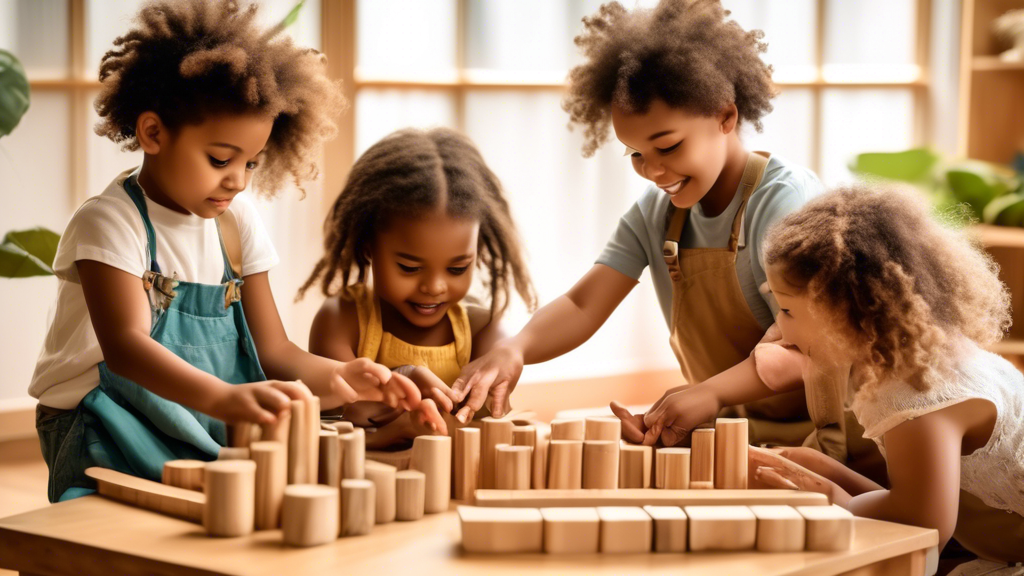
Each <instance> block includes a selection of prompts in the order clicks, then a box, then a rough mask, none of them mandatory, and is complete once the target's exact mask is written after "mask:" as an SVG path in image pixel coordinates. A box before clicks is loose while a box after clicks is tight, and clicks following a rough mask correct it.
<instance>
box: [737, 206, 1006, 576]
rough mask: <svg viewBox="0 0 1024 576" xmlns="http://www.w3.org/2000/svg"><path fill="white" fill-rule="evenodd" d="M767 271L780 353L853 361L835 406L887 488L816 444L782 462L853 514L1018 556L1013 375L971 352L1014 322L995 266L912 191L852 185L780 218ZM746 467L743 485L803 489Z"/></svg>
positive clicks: (1002, 556)
mask: <svg viewBox="0 0 1024 576" xmlns="http://www.w3.org/2000/svg"><path fill="white" fill-rule="evenodd" d="M765 264H766V266H767V273H768V284H769V287H770V289H771V291H772V293H773V294H774V296H775V298H776V299H777V301H778V304H779V308H780V312H779V315H778V318H777V322H778V326H779V328H780V329H781V331H782V337H783V339H784V341H785V344H786V346H787V348H788V349H786V352H785V353H786V354H789V355H795V354H800V356H799V360H800V361H801V362H803V364H804V369H803V371H804V372H805V373H806V372H808V371H810V370H814V369H817V368H824V367H829V369H833V368H834V367H835V366H843V365H849V366H851V378H850V383H851V384H850V390H849V391H848V393H847V398H848V401H851V408H852V409H853V412H854V414H855V415H856V417H857V420H858V421H859V422H860V423H861V424H862V425H863V426H864V429H865V434H864V436H865V437H866V438H871V439H873V440H874V441H875V442H876V443H877V444H878V446H879V448H880V449H881V451H882V454H883V455H884V456H885V458H886V463H887V467H888V473H889V482H890V487H889V489H885V488H883V487H882V486H880V485H878V484H876V483H874V482H872V481H870V480H868V479H866V478H864V477H862V476H859V475H858V474H856V473H855V472H853V471H851V470H849V469H847V468H845V467H843V466H842V465H841V464H839V463H837V462H836V461H834V460H831V459H829V458H826V457H822V455H821V454H820V453H818V452H815V451H813V450H809V449H800V448H793V449H783V450H782V453H783V455H784V456H786V457H788V458H790V459H791V460H793V461H796V462H797V463H799V464H802V465H804V466H805V467H807V468H810V469H811V470H813V471H815V472H818V473H819V474H821V475H823V476H825V477H826V478H827V479H829V480H830V484H829V485H828V486H827V487H825V488H824V491H826V492H828V493H829V494H830V496H831V497H832V499H833V501H834V502H835V503H837V504H839V505H841V506H844V507H846V508H848V509H849V510H850V511H852V512H853V513H855V514H857V515H858V516H866V517H871V518H878V519H882V520H889V521H894V522H902V523H905V524H913V525H918V526H924V527H929V528H936V529H938V531H939V539H940V546H945V544H946V542H948V541H949V539H950V538H951V537H954V536H955V537H956V539H957V541H959V542H960V544H961V545H962V546H964V547H965V548H967V549H968V550H970V551H972V552H974V553H975V554H977V555H978V556H979V557H980V558H982V559H985V560H988V561H996V562H998V563H1000V564H999V566H1007V564H1008V563H1010V564H1012V563H1017V562H1022V561H1024V419H1022V418H1021V415H1022V414H1024V375H1022V374H1021V373H1020V372H1019V371H1017V369H1015V368H1014V366H1013V365H1012V364H1010V363H1009V362H1007V361H1006V360H1004V359H1003V358H1001V357H1000V356H997V355H995V354H992V353H991V352H987V351H986V350H984V349H983V348H984V346H986V345H989V344H991V343H993V342H996V341H998V340H999V339H1000V338H1001V337H1002V335H1003V333H1004V331H1005V330H1006V329H1007V328H1008V327H1009V324H1010V314H1009V295H1008V292H1007V290H1006V287H1005V286H1004V285H1003V284H1002V283H1001V282H1000V281H999V278H998V271H997V267H996V266H995V264H994V263H993V262H992V260H991V259H990V258H989V257H988V256H987V255H986V254H985V253H984V252H983V251H981V250H980V249H979V248H978V247H977V246H975V245H974V244H972V243H971V242H969V241H968V239H967V238H966V237H965V235H964V233H963V232H962V231H956V230H954V229H952V228H947V227H946V226H944V225H942V224H940V223H939V222H937V221H936V220H935V219H934V218H932V216H931V215H930V213H929V207H928V206H927V205H926V203H925V201H924V200H923V199H921V198H919V197H918V195H916V194H910V193H906V192H902V191H899V190H891V189H885V190H877V189H867V188H862V187H855V188H848V189H841V190H838V191H834V192H832V193H829V194H826V195H825V196H823V197H821V198H819V199H817V200H814V201H812V202H810V203H808V204H807V205H806V206H805V207H804V208H803V209H801V210H800V211H798V212H795V213H793V214H791V215H790V216H788V217H787V218H786V219H784V220H783V221H781V222H780V223H779V224H778V225H777V226H776V227H775V228H774V229H773V230H772V231H771V232H770V234H769V236H768V239H767V243H766V249H765ZM779 351H780V349H778V348H776V349H775V350H774V352H775V353H779ZM771 352H772V351H771V350H769V349H765V350H759V351H755V355H758V354H762V353H764V354H768V353H771ZM759 364H760V362H759ZM764 365H765V366H769V365H770V364H769V363H768V362H765V363H764ZM762 377H764V378H766V384H770V385H771V384H772V383H769V382H768V380H770V379H772V377H773V376H772V375H771V374H767V373H766V374H762ZM805 380H806V378H805ZM774 384H776V385H780V384H781V383H774ZM752 458H753V459H754V466H755V468H753V469H752V472H753V474H752V477H753V478H754V480H755V481H759V482H761V483H765V484H769V485H776V486H790V487H792V486H793V484H796V485H797V486H800V487H802V488H808V487H811V482H810V481H809V479H807V478H803V477H801V476H799V474H794V473H792V472H789V471H783V470H780V469H778V468H771V467H769V466H767V465H766V466H763V467H760V466H757V464H758V462H757V460H758V458H759V457H758V456H753V457H752ZM1017 570H1020V568H1019V566H1018V567H1013V566H1008V567H1006V568H1001V569H999V572H998V573H1007V574H1009V573H1016V571H1017Z"/></svg>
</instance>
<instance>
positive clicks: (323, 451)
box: [317, 430, 341, 488]
mask: <svg viewBox="0 0 1024 576" xmlns="http://www.w3.org/2000/svg"><path fill="white" fill-rule="evenodd" d="M319 450H320V457H319V461H318V466H319V470H318V471H317V482H318V483H320V484H324V485H327V486H333V487H335V488H337V487H338V486H340V485H341V443H340V442H339V440H338V431H337V430H319Z"/></svg>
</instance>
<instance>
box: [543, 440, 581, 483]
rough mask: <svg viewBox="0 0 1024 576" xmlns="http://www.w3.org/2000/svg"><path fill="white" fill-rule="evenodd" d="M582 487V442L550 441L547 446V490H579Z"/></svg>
mask: <svg viewBox="0 0 1024 576" xmlns="http://www.w3.org/2000/svg"><path fill="white" fill-rule="evenodd" d="M582 487H583V441H582V440H552V441H551V442H550V443H549V444H548V488H550V489H552V490H579V489H580V488H582Z"/></svg>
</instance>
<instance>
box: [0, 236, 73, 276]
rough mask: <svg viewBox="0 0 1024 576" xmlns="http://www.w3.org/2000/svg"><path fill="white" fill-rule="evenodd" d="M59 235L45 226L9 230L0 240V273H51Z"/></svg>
mask: <svg viewBox="0 0 1024 576" xmlns="http://www.w3.org/2000/svg"><path fill="white" fill-rule="evenodd" d="M58 242H60V236H59V235H58V234H57V233H56V232H52V231H50V230H47V229H45V228H32V229H30V230H17V231H11V232H8V233H7V235H6V236H4V240H3V243H2V244H0V277H3V278H25V277H27V276H50V275H52V274H53V268H52V266H53V259H54V257H56V255H57V243H58Z"/></svg>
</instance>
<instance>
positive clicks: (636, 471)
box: [619, 444, 652, 488]
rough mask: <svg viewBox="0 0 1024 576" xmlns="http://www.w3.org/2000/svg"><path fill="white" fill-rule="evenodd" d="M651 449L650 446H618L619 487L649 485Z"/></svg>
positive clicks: (647, 486) (648, 486)
mask: <svg viewBox="0 0 1024 576" xmlns="http://www.w3.org/2000/svg"><path fill="white" fill-rule="evenodd" d="M651 451H652V447H650V446H637V445H634V444H623V445H621V446H620V447H619V488H650V487H651Z"/></svg>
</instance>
